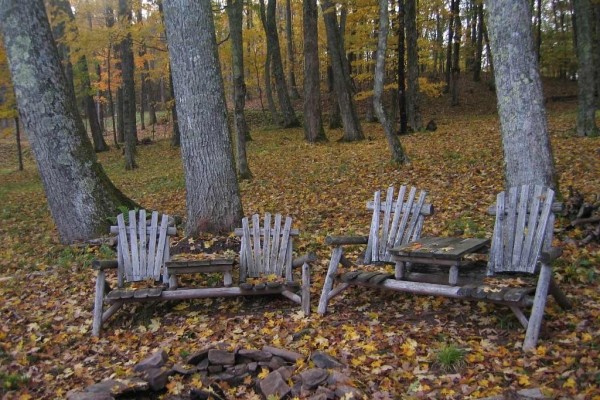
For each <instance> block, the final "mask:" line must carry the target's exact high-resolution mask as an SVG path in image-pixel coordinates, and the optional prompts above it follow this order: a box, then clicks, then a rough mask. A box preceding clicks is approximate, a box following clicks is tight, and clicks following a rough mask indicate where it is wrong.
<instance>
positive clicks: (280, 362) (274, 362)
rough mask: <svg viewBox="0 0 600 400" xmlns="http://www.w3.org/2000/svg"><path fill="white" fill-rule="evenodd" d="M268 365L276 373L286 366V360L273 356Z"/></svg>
mask: <svg viewBox="0 0 600 400" xmlns="http://www.w3.org/2000/svg"><path fill="white" fill-rule="evenodd" d="M266 365H267V367H269V369H270V370H271V371H275V370H277V369H279V368H281V367H283V366H284V365H285V360H284V359H283V358H281V357H278V356H273V358H271V360H270V361H269V362H268V363H267V364H266Z"/></svg>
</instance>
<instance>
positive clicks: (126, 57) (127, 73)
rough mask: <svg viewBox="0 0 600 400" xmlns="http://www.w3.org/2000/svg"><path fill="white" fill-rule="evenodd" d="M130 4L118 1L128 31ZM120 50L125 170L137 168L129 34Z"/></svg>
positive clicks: (122, 41) (133, 91) (121, 0)
mask: <svg viewBox="0 0 600 400" xmlns="http://www.w3.org/2000/svg"><path fill="white" fill-rule="evenodd" d="M130 7H131V4H130V3H129V2H128V1H127V0H119V17H120V18H121V20H122V21H123V23H125V24H126V29H128V26H129V24H130V23H131V8H130ZM119 48H120V50H121V77H122V80H123V86H122V88H123V90H122V96H121V98H122V99H123V100H122V101H123V123H124V128H125V129H124V135H125V169H126V170H131V169H134V168H137V164H136V162H135V153H136V141H137V140H136V130H137V129H136V128H137V127H136V120H135V119H136V118H135V117H136V115H135V114H136V110H135V82H134V65H133V50H132V39H131V33H129V32H128V33H127V34H126V35H125V37H124V38H123V40H121V43H120V45H119Z"/></svg>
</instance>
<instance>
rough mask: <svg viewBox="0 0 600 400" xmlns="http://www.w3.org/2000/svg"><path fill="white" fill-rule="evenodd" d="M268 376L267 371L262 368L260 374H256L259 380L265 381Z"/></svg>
mask: <svg viewBox="0 0 600 400" xmlns="http://www.w3.org/2000/svg"><path fill="white" fill-rule="evenodd" d="M267 375H269V370H268V369H267V368H262V369H261V371H260V373H259V374H258V378H259V379H265V378H266V377H267Z"/></svg>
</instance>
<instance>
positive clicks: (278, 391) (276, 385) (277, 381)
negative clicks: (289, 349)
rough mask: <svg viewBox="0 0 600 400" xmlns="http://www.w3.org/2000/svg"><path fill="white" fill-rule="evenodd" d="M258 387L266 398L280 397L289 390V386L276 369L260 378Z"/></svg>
mask: <svg viewBox="0 0 600 400" xmlns="http://www.w3.org/2000/svg"><path fill="white" fill-rule="evenodd" d="M258 387H259V388H260V391H261V393H262V394H263V396H265V397H266V398H276V399H282V398H283V397H285V396H287V395H288V393H289V392H290V391H291V388H290V387H289V386H288V384H287V383H285V381H284V380H283V378H282V377H281V375H280V374H279V372H276V371H274V372H271V373H270V374H269V375H267V376H266V378H265V379H261V380H260V381H259V382H258Z"/></svg>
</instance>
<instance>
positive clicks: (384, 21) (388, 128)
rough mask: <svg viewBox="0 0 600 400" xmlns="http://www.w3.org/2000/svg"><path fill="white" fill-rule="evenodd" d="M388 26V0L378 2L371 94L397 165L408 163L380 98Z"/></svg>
mask: <svg viewBox="0 0 600 400" xmlns="http://www.w3.org/2000/svg"><path fill="white" fill-rule="evenodd" d="M389 26H390V15H389V11H388V0H379V35H378V39H377V56H376V57H377V58H376V62H375V78H374V80H375V85H374V90H373V91H374V94H373V108H375V112H376V113H377V118H378V119H379V122H380V123H381V125H382V126H383V130H384V132H385V137H386V139H387V141H388V146H389V148H390V153H391V154H392V161H393V162H395V163H398V164H404V163H405V162H408V159H407V157H406V155H405V153H404V149H403V148H402V145H401V144H400V141H399V140H398V136H396V132H394V125H393V124H392V121H391V120H390V118H389V116H388V115H387V113H386V112H385V110H384V108H383V102H382V101H381V96H382V95H383V84H384V80H385V52H386V50H387V35H388V32H389Z"/></svg>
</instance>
